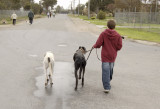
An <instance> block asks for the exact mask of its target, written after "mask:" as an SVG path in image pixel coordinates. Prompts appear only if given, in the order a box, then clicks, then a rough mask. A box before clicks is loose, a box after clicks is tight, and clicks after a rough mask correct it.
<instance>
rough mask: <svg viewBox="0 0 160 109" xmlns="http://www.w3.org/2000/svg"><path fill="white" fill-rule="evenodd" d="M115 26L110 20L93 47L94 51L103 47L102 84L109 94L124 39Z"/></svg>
mask: <svg viewBox="0 0 160 109" xmlns="http://www.w3.org/2000/svg"><path fill="white" fill-rule="evenodd" d="M115 26H116V23H115V21H114V20H109V21H108V22H107V27H108V29H106V30H104V31H103V32H102V33H101V34H100V36H99V38H98V39H97V41H96V43H95V44H94V46H93V47H92V49H93V48H100V47H101V46H102V51H101V60H102V82H103V87H104V92H105V93H108V92H109V91H110V89H111V85H110V81H111V80H112V75H113V67H114V63H115V60H116V57H117V52H118V51H119V50H120V49H121V48H122V37H121V36H120V34H118V33H117V32H116V31H115V30H114V29H115Z"/></svg>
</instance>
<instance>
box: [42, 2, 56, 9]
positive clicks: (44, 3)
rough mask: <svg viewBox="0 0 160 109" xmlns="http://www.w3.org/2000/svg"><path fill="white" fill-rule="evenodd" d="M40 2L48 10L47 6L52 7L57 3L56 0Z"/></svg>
mask: <svg viewBox="0 0 160 109" xmlns="http://www.w3.org/2000/svg"><path fill="white" fill-rule="evenodd" d="M42 4H43V6H44V7H45V8H46V9H47V10H48V7H49V6H51V7H53V6H54V5H56V4H57V0H43V3H42Z"/></svg>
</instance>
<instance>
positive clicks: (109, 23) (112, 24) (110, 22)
mask: <svg viewBox="0 0 160 109" xmlns="http://www.w3.org/2000/svg"><path fill="white" fill-rule="evenodd" d="M107 27H108V28H109V29H115V27H116V22H115V21H114V20H109V21H108V22H107Z"/></svg>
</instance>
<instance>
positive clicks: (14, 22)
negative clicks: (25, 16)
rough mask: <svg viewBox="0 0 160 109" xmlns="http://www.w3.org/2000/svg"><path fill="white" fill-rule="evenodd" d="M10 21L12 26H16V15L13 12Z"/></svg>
mask: <svg viewBox="0 0 160 109" xmlns="http://www.w3.org/2000/svg"><path fill="white" fill-rule="evenodd" d="M11 19H12V21H13V22H12V23H13V25H15V24H16V19H17V15H16V13H15V12H13V14H12V15H11Z"/></svg>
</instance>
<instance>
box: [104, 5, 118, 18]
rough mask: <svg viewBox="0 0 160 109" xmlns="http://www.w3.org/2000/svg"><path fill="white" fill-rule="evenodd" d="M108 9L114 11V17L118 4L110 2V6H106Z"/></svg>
mask: <svg viewBox="0 0 160 109" xmlns="http://www.w3.org/2000/svg"><path fill="white" fill-rule="evenodd" d="M106 9H107V10H108V11H109V12H110V13H112V15H113V17H114V14H115V9H116V5H115V4H109V5H108V6H106Z"/></svg>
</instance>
